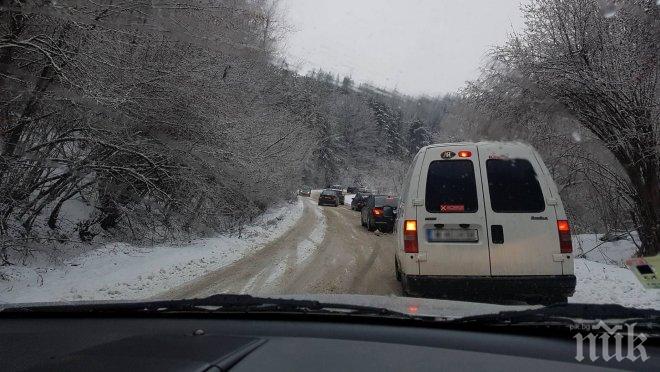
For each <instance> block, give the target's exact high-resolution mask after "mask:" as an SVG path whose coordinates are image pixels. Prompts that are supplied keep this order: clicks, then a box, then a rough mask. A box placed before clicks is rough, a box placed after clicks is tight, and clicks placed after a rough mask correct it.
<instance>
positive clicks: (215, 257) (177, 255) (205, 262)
mask: <svg viewBox="0 0 660 372" xmlns="http://www.w3.org/2000/svg"><path fill="white" fill-rule="evenodd" d="M302 211H303V202H302V200H298V202H297V203H295V204H285V205H282V206H279V207H275V208H271V209H269V210H268V211H267V212H266V213H264V214H263V215H261V216H260V217H259V218H258V219H257V220H256V221H255V222H254V223H253V224H251V225H248V226H246V227H245V229H244V230H243V231H242V233H241V237H239V236H238V234H227V235H221V236H218V237H215V238H208V239H198V240H193V241H191V242H190V243H188V244H185V245H180V244H177V245H176V246H174V245H158V246H153V247H135V246H131V245H128V244H123V243H114V244H105V245H103V246H101V247H100V248H97V249H94V250H91V251H88V252H86V253H83V254H81V255H79V256H75V257H72V258H69V259H66V260H64V262H63V263H62V264H61V265H56V266H55V265H52V264H48V263H46V262H48V260H47V259H46V258H45V257H43V258H42V259H38V258H37V259H35V260H34V261H35V262H37V264H33V265H28V266H20V265H15V266H6V267H2V268H0V276H2V277H4V278H5V279H6V280H3V281H0V303H2V302H14V303H16V302H43V301H76V300H106V299H122V300H127V299H144V298H148V297H152V296H155V295H157V294H158V293H160V292H163V291H165V290H167V289H170V288H174V287H176V286H179V285H181V284H183V283H185V282H188V281H190V280H192V279H194V278H196V277H199V276H201V275H204V274H206V273H208V272H210V271H213V270H217V269H219V268H221V267H224V266H227V265H230V264H232V263H233V262H236V261H237V260H239V259H241V258H242V257H245V256H247V255H249V254H253V253H255V252H256V251H257V250H258V249H259V248H261V247H262V246H263V245H264V244H266V243H268V242H270V241H272V240H274V239H276V238H278V237H279V236H281V235H282V234H284V233H285V232H286V231H287V230H289V229H290V228H291V227H292V226H293V225H294V224H295V223H296V222H297V221H298V220H299V219H300V217H301V215H302Z"/></svg>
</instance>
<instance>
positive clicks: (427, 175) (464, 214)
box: [413, 144, 490, 276]
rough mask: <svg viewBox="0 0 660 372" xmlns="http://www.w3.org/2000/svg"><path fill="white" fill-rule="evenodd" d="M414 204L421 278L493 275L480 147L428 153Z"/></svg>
mask: <svg viewBox="0 0 660 372" xmlns="http://www.w3.org/2000/svg"><path fill="white" fill-rule="evenodd" d="M413 204H414V205H415V206H416V208H417V234H418V236H417V240H418V247H419V255H418V260H419V271H420V274H421V275H461V276H466V275H475V276H488V275H490V262H489V254H488V238H487V235H486V218H485V216H486V214H485V211H484V201H483V197H482V190H481V174H480V172H479V162H478V158H477V148H476V146H474V144H469V145H460V144H456V145H453V144H452V145H445V146H439V147H430V148H428V149H427V150H426V153H425V156H424V160H423V165H422V172H421V174H420V177H419V186H418V188H417V197H416V198H415V200H413Z"/></svg>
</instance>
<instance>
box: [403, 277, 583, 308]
mask: <svg viewBox="0 0 660 372" xmlns="http://www.w3.org/2000/svg"><path fill="white" fill-rule="evenodd" d="M402 280H403V284H404V288H406V292H407V293H408V294H409V295H413V296H420V297H439V298H448V299H456V300H473V301H474V300H495V301H508V300H511V301H515V300H520V301H528V302H529V301H531V302H539V303H543V302H556V301H558V300H560V298H563V297H570V296H572V295H573V293H575V275H539V276H536V275H534V276H435V275H403V278H402Z"/></svg>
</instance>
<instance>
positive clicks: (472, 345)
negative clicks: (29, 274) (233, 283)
mask: <svg viewBox="0 0 660 372" xmlns="http://www.w3.org/2000/svg"><path fill="white" fill-rule="evenodd" d="M0 321H1V322H2V327H0V345H1V347H0V363H1V365H2V366H3V367H2V369H3V370H4V371H37V370H40V371H41V370H66V371H79V370H85V371H97V370H99V371H106V370H113V371H114V370H135V371H226V370H231V371H266V370H267V371H310V370H313V371H338V370H339V371H350V370H359V371H362V372H364V371H386V370H411V371H412V370H429V371H430V370H472V369H483V368H488V369H489V370H507V371H510V370H528V369H531V368H534V369H536V370H539V371H540V370H554V371H557V370H562V371H563V370H597V369H598V370H602V369H604V368H615V369H618V368H623V369H648V370H660V363H658V361H659V359H657V358H658V357H659V356H660V353H658V348H657V346H653V345H651V346H647V353H648V355H649V356H650V357H651V358H650V359H649V360H647V361H646V362H641V361H637V362H634V363H633V362H630V361H628V360H624V361H622V362H616V361H614V360H611V361H610V362H609V363H605V362H604V361H603V359H602V358H600V359H599V360H596V361H595V362H587V361H584V362H581V363H579V362H577V361H576V359H575V353H576V347H575V345H576V344H575V340H574V339H572V338H569V337H563V338H562V337H541V336H534V335H522V334H512V333H510V332H507V333H497V332H476V331H465V330H457V329H442V328H428V327H419V326H411V325H405V324H397V325H388V324H384V323H376V324H365V323H358V322H336V321H330V322H329V321H314V320H304V321H300V320H296V318H291V319H286V318H280V319H250V318H247V319H239V318H214V317H202V318H195V317H184V318H181V317H158V318H152V317H83V318H80V317H61V316H60V317H55V318H49V317H29V318H19V317H13V318H4V319H1V320H0Z"/></svg>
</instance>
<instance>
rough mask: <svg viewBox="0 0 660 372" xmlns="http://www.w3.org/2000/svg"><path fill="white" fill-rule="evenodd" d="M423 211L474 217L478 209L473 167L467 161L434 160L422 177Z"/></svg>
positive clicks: (470, 162)
mask: <svg viewBox="0 0 660 372" xmlns="http://www.w3.org/2000/svg"><path fill="white" fill-rule="evenodd" d="M425 199H426V210H427V211H429V212H431V213H474V212H476V211H477V209H478V208H479V205H478V202H477V185H476V181H475V179H474V166H473V165H472V161H470V160H436V161H433V162H431V164H430V165H429V173H428V176H427V177H426V198H425Z"/></svg>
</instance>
